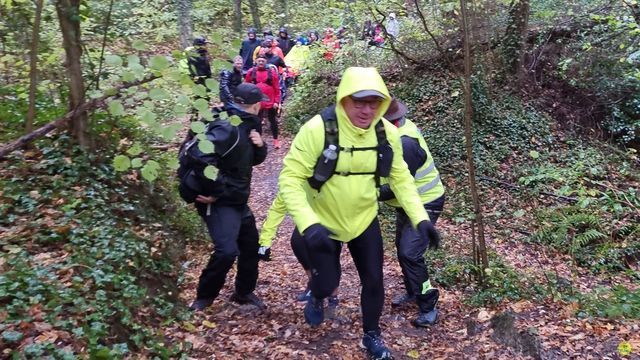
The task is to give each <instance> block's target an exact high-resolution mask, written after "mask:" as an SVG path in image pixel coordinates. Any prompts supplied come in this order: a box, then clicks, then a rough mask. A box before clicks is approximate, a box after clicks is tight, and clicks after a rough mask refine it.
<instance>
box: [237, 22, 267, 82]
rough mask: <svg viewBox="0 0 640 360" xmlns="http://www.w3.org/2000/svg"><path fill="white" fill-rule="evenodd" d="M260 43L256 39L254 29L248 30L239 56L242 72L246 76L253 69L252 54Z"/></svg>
mask: <svg viewBox="0 0 640 360" xmlns="http://www.w3.org/2000/svg"><path fill="white" fill-rule="evenodd" d="M260 43H262V41H261V40H259V39H258V38H257V37H256V29H254V28H249V30H248V31H247V39H246V40H244V41H243V42H242V45H241V46H240V56H242V63H243V65H242V71H243V72H244V73H245V74H246V73H247V71H249V69H251V68H252V67H253V53H254V51H255V50H256V48H257V47H259V46H260Z"/></svg>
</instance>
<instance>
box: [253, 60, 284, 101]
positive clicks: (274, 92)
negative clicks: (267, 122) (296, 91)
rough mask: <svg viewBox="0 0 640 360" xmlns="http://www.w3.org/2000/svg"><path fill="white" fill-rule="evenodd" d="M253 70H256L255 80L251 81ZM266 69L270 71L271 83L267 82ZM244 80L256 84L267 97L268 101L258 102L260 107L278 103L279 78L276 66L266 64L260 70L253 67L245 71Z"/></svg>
mask: <svg viewBox="0 0 640 360" xmlns="http://www.w3.org/2000/svg"><path fill="white" fill-rule="evenodd" d="M256 70H257V71H256ZM254 71H256V77H255V82H254V81H253V72H254ZM267 71H271V84H268V83H267V80H268V79H269V74H268V73H267ZM244 81H246V82H249V83H253V84H256V85H257V86H258V87H259V88H260V90H262V92H263V93H264V94H265V95H267V96H268V97H269V101H263V102H261V103H260V108H262V109H271V108H272V107H273V104H274V103H280V79H279V77H278V69H277V68H276V67H274V66H271V67H270V66H267V67H266V68H264V69H262V70H260V69H258V68H256V67H253V68H251V69H250V70H249V71H248V72H247V75H246V76H245V78H244Z"/></svg>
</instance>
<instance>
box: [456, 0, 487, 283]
mask: <svg viewBox="0 0 640 360" xmlns="http://www.w3.org/2000/svg"><path fill="white" fill-rule="evenodd" d="M467 16H468V15H467V5H466V0H460V20H461V23H462V24H461V27H462V30H463V32H464V80H463V89H464V138H465V150H466V153H467V168H468V171H469V188H470V190H471V198H472V200H473V208H474V213H475V219H474V222H475V224H476V225H477V230H478V238H477V249H478V255H479V258H480V259H479V260H480V265H481V269H480V274H479V275H480V280H481V281H482V279H483V278H484V270H485V269H486V268H487V267H489V260H488V257H487V246H486V242H485V237H484V221H483V217H482V206H481V204H480V197H479V195H478V188H477V185H476V167H475V163H474V157H473V134H472V126H473V124H472V119H473V102H472V100H471V95H472V94H471V71H472V65H473V64H472V58H471V56H472V55H471V44H470V42H471V36H470V35H471V34H470V30H469V24H468V17H467ZM473 228H474V226H472V230H471V231H473ZM472 235H473V234H472ZM473 238H474V239H475V235H473ZM474 243H475V241H474Z"/></svg>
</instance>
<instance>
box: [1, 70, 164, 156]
mask: <svg viewBox="0 0 640 360" xmlns="http://www.w3.org/2000/svg"><path fill="white" fill-rule="evenodd" d="M158 78H160V76H156V75H152V76H149V77H146V78H144V79H142V80H138V81H134V82H130V83H126V84H122V85H119V86H117V87H116V88H115V89H116V91H117V93H119V92H120V91H122V90H124V89H128V88H130V87H132V86H137V85H142V84H144V83H148V82H150V81H153V80H155V79H158ZM117 93H116V95H117ZM116 95H104V96H101V97H99V98H97V99H93V100H91V101H88V102H84V103H82V104H81V105H80V106H78V107H77V108H75V109H73V110H71V111H69V112H68V113H66V114H65V115H64V116H63V117H61V118H59V119H57V120H54V121H52V122H50V123H48V124H47V125H44V126H42V127H40V128H38V129H36V130H34V131H33V132H30V133H28V134H26V135H24V136H21V137H20V138H18V139H17V140H14V141H12V142H10V143H8V144H2V145H1V146H0V160H3V159H4V158H5V156H7V155H8V154H10V153H11V152H13V151H15V150H17V149H19V148H21V147H22V146H24V145H25V144H28V143H30V142H32V141H33V140H35V139H38V138H40V137H42V136H44V135H46V134H48V133H49V132H51V131H53V130H55V129H59V128H62V127H65V126H67V123H68V122H69V121H70V120H71V119H72V118H73V117H74V116H75V114H76V113H77V112H84V111H88V110H91V109H95V108H102V107H104V106H105V105H106V100H107V99H108V98H110V97H114V96H116Z"/></svg>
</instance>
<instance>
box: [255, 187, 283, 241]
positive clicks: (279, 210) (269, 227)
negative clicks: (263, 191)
mask: <svg viewBox="0 0 640 360" xmlns="http://www.w3.org/2000/svg"><path fill="white" fill-rule="evenodd" d="M286 215H287V207H286V206H285V204H284V200H282V195H280V193H278V195H277V196H276V198H275V199H274V200H273V203H272V204H271V207H270V208H269V211H268V212H267V218H266V219H265V220H264V223H263V224H262V228H261V229H260V240H258V243H259V244H260V246H267V247H270V246H271V244H272V243H273V239H274V238H275V237H276V232H277V231H278V226H279V225H280V223H281V222H282V220H284V217H285V216H286Z"/></svg>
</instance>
